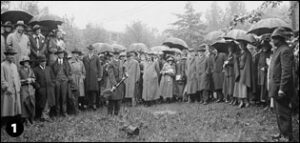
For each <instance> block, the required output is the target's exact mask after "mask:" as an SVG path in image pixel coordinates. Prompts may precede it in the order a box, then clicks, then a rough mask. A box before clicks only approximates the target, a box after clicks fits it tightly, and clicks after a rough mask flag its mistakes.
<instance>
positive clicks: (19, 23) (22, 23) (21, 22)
mask: <svg viewBox="0 0 300 143" xmlns="http://www.w3.org/2000/svg"><path fill="white" fill-rule="evenodd" d="M16 26H23V27H27V25H25V24H24V21H21V20H19V21H18V22H17V23H16Z"/></svg>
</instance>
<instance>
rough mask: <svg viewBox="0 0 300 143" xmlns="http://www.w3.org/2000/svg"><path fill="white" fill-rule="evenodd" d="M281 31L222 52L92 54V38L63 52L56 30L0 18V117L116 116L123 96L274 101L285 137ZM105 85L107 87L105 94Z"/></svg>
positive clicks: (292, 99) (290, 76)
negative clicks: (101, 113) (83, 112)
mask: <svg viewBox="0 0 300 143" xmlns="http://www.w3.org/2000/svg"><path fill="white" fill-rule="evenodd" d="M286 33H287V31H286V30H285V29H284V28H278V29H276V30H275V31H274V32H273V33H272V34H271V35H269V36H265V37H262V39H261V42H260V43H259V44H258V45H256V46H257V47H256V49H255V51H254V52H253V51H250V50H249V49H248V48H247V47H248V46H247V45H248V44H249V43H247V42H245V41H238V42H237V41H231V42H230V44H229V45H228V53H223V52H218V51H217V50H216V49H215V47H214V46H212V45H206V44H203V45H199V46H198V47H193V48H189V49H184V50H182V52H183V53H182V54H180V53H174V54H173V53H163V54H156V53H154V52H142V53H140V52H137V51H129V52H125V51H118V50H115V51H113V52H108V51H107V52H103V53H97V52H96V50H95V47H94V46H93V45H88V46H87V47H86V48H87V49H88V53H87V54H83V52H82V51H80V50H79V49H75V50H73V51H71V53H72V54H70V53H68V52H66V47H65V44H64V40H63V34H64V33H63V32H62V31H61V30H60V29H54V30H52V31H51V32H50V33H49V34H47V35H46V36H44V35H42V34H41V27H40V26H39V25H35V26H33V27H32V28H30V26H27V25H25V24H24V22H23V21H18V22H17V23H16V24H14V25H13V24H12V23H11V22H9V21H7V22H6V23H5V24H1V118H2V119H1V120H3V121H5V119H6V120H9V119H10V118H11V117H16V116H19V117H22V119H23V120H24V122H25V123H33V121H34V120H39V121H49V122H51V121H52V120H53V118H56V117H59V116H63V117H66V116H68V115H69V114H78V113H79V111H80V110H89V109H90V110H97V108H102V107H103V106H107V109H108V114H110V115H118V114H119V111H120V106H121V103H122V102H123V101H124V99H130V102H131V105H132V106H136V105H137V104H145V106H151V105H153V104H158V103H170V102H189V103H190V102H198V103H199V104H203V105H207V104H210V103H212V102H217V103H220V102H225V103H228V104H230V105H233V106H238V107H239V108H247V107H249V106H257V105H262V106H265V107H266V109H267V108H270V107H273V108H274V110H275V111H276V113H277V115H278V116H277V120H278V123H279V124H280V125H279V128H280V131H281V134H280V136H284V137H286V138H291V137H292V125H291V122H292V121H291V116H292V115H291V113H292V110H291V107H290V106H291V105H292V106H293V109H298V108H299V107H298V104H299V97H298V93H299V42H294V43H296V44H292V45H291V44H290V43H289V42H288V40H289V39H290V38H289V37H288V36H287V35H288V34H286ZM294 37H295V39H298V33H295V34H294ZM124 77H128V78H127V79H126V80H125V82H123V83H120V85H119V86H116V84H117V83H119V82H120V81H121V80H122V79H123V78H124ZM108 89H109V90H112V91H113V92H112V94H111V95H110V96H105V92H104V91H106V90H108ZM214 95H216V96H214ZM273 101H274V105H272V104H271V103H273ZM290 103H292V104H291V105H290ZM298 112H299V111H298V110H297V111H296V113H298ZM2 123H5V122H2Z"/></svg>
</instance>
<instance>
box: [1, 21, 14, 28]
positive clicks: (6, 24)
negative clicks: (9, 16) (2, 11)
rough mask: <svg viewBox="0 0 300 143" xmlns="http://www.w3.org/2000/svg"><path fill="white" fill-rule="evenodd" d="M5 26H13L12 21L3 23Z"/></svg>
mask: <svg viewBox="0 0 300 143" xmlns="http://www.w3.org/2000/svg"><path fill="white" fill-rule="evenodd" d="M3 27H11V28H12V27H13V25H12V23H11V22H10V21H6V22H5V23H4V24H3Z"/></svg>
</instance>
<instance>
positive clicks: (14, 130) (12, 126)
mask: <svg viewBox="0 0 300 143" xmlns="http://www.w3.org/2000/svg"><path fill="white" fill-rule="evenodd" d="M23 131H24V125H23V123H22V122H21V121H20V120H18V119H11V120H10V121H8V122H7V124H6V132H7V134H9V135H10V136H12V137H18V136H20V135H21V134H22V133H23Z"/></svg>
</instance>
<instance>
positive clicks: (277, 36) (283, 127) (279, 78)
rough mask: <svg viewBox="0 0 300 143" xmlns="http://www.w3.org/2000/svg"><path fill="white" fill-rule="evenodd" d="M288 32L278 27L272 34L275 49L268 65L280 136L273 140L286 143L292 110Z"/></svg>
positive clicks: (271, 93) (289, 133)
mask: <svg viewBox="0 0 300 143" xmlns="http://www.w3.org/2000/svg"><path fill="white" fill-rule="evenodd" d="M288 34H289V33H288V32H287V31H286V30H285V29H284V28H282V27H280V28H277V29H275V31H274V32H273V33H272V36H271V37H272V42H273V44H274V45H275V47H276V49H275V51H274V55H273V57H272V60H271V64H270V68H271V69H270V96H271V97H273V98H274V99H275V100H274V103H275V110H276V117H277V124H278V127H279V130H280V134H278V135H275V136H273V139H276V140H278V141H282V142H287V141H291V140H292V136H293V134H292V133H293V132H292V115H291V114H292V110H291V108H290V107H289V104H290V102H291V98H292V96H293V77H292V69H293V67H292V63H293V52H292V49H291V48H289V47H288V44H287V43H286V37H287V36H288Z"/></svg>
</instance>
